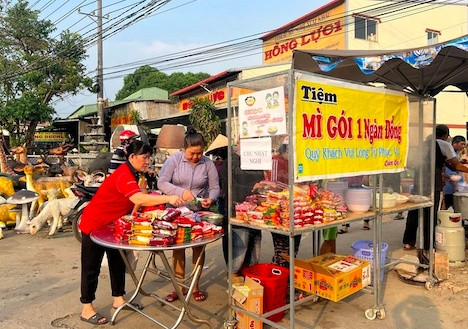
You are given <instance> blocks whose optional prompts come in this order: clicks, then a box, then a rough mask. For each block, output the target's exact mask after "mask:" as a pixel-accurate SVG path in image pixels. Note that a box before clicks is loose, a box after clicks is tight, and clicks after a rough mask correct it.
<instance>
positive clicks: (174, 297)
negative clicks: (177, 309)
mask: <svg viewBox="0 0 468 329" xmlns="http://www.w3.org/2000/svg"><path fill="white" fill-rule="evenodd" d="M182 294H183V295H184V296H185V295H187V292H186V291H182ZM164 299H165V300H166V302H169V303H172V302H175V301H176V300H178V299H179V295H177V292H176V291H173V292H171V293H170V294H169V295H167V296H166V298H164Z"/></svg>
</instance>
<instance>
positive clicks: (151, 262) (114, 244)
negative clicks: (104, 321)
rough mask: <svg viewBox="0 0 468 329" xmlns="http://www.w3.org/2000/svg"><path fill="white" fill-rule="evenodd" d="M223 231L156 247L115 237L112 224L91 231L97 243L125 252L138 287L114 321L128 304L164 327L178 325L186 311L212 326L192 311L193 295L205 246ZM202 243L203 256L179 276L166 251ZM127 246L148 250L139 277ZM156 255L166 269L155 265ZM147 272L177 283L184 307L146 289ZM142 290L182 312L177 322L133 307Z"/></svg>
mask: <svg viewBox="0 0 468 329" xmlns="http://www.w3.org/2000/svg"><path fill="white" fill-rule="evenodd" d="M221 236H222V234H218V235H216V236H214V237H211V238H206V239H201V240H197V241H194V242H186V243H181V244H175V245H172V246H168V247H156V246H135V245H129V244H128V243H127V242H124V241H120V240H119V239H116V238H115V237H114V236H113V233H112V229H111V227H106V228H105V229H102V230H99V231H95V232H93V233H92V234H91V240H93V241H94V242H95V243H97V244H99V245H101V246H104V247H108V248H114V249H118V250H119V252H120V255H121V256H122V259H123V261H124V262H125V266H126V267H127V271H128V273H129V274H130V275H131V277H132V279H133V282H134V283H135V286H136V289H135V292H134V293H133V295H132V296H131V297H130V298H129V299H128V300H127V301H126V302H125V303H124V304H122V305H121V306H120V307H119V308H117V310H116V311H115V312H114V314H113V315H112V319H111V324H114V323H115V320H116V318H117V315H118V314H119V312H120V311H121V310H122V309H123V308H124V307H125V306H127V307H129V308H131V309H132V310H134V311H135V312H138V313H140V314H142V315H143V316H145V317H146V318H147V319H149V320H151V321H153V322H154V323H156V324H158V325H159V326H161V327H163V328H177V327H178V326H179V324H180V323H181V322H182V319H183V318H184V316H185V315H187V316H188V317H189V318H190V319H191V320H192V321H194V322H196V323H199V324H205V325H207V326H209V327H210V328H213V325H212V324H211V323H210V322H209V321H207V320H202V319H200V318H198V317H196V316H195V315H193V314H192V312H191V311H190V304H189V302H190V298H191V296H192V292H193V289H194V287H195V282H196V281H197V280H198V278H199V277H200V274H201V271H202V265H201V264H200V259H201V257H202V255H203V254H204V253H205V248H206V246H207V245H208V244H209V243H212V242H215V241H216V240H218V239H219V238H221ZM198 246H202V247H203V250H202V252H201V253H200V256H199V257H198V259H197V261H196V264H195V266H194V268H193V269H192V272H191V273H190V274H189V275H188V276H186V277H185V278H184V279H179V278H177V277H176V276H175V274H174V270H173V268H172V266H171V265H170V264H169V261H168V260H167V257H166V255H165V252H166V251H170V250H177V249H185V248H191V247H198ZM127 250H137V251H149V255H148V258H147V259H146V262H145V265H144V267H143V271H142V272H141V274H140V277H139V278H137V276H136V274H135V272H134V271H133V269H132V266H131V265H130V263H129V260H128V258H127V255H126V253H125V251H127ZM156 255H157V256H159V257H160V258H161V261H162V263H163V265H164V269H159V268H158V267H157V266H156V260H155V258H156ZM148 272H151V273H154V274H156V275H158V276H160V277H162V278H165V279H167V280H169V281H171V282H172V285H173V286H174V290H175V291H176V292H177V295H178V296H179V301H180V302H181V304H182V307H178V306H177V305H174V303H168V302H167V301H166V300H165V299H164V298H163V297H160V296H158V295H157V294H155V293H150V292H146V291H145V290H143V288H142V285H143V282H144V280H145V277H146V274H147V273H148ZM179 285H181V286H183V287H185V288H186V289H188V293H187V295H186V296H184V295H183V294H182V291H181V289H180V287H179ZM139 294H142V295H144V296H150V297H153V298H154V299H156V300H157V301H159V302H160V303H161V305H168V306H170V307H172V308H174V309H176V310H178V311H179V312H180V314H179V316H178V317H177V320H176V322H175V323H174V325H173V326H171V327H167V326H166V325H164V324H163V323H161V322H159V321H158V320H156V319H155V318H153V317H151V316H150V315H148V314H147V313H145V312H143V311H142V310H139V309H137V308H136V307H134V306H133V305H132V304H131V302H132V301H133V300H135V298H136V297H137V296H138V295H139Z"/></svg>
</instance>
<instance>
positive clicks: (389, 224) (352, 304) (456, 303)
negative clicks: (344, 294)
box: [0, 218, 468, 329]
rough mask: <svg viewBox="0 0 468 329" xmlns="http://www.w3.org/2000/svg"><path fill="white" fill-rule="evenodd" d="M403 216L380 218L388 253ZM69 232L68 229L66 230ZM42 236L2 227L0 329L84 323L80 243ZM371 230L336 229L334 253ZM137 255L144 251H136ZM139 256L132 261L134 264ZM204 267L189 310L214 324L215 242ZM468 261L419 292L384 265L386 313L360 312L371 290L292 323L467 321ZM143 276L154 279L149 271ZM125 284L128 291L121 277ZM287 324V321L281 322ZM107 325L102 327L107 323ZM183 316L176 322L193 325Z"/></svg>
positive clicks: (123, 323) (222, 315)
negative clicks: (380, 316) (374, 316)
mask: <svg viewBox="0 0 468 329" xmlns="http://www.w3.org/2000/svg"><path fill="white" fill-rule="evenodd" d="M404 223H405V221H394V220H392V219H391V218H386V219H385V220H384V224H383V232H384V241H386V242H387V243H389V245H390V248H389V253H388V254H389V255H392V256H393V257H401V256H402V255H404V254H405V253H408V252H405V251H403V250H402V249H401V247H402V244H401V236H402V234H403V230H404ZM68 230H69V229H68ZM68 230H67V231H65V232H64V233H60V234H58V235H56V236H53V237H49V236H48V235H47V232H46V231H45V230H42V231H40V232H39V233H38V234H37V235H35V236H29V235H15V234H14V233H13V232H12V231H4V234H5V239H3V240H0V247H1V258H0V259H1V261H0V278H1V284H0V328H2V329H22V328H28V329H29V328H38V329H42V328H76V329H78V328H91V327H92V326H91V325H89V324H86V323H84V322H82V321H80V319H79V313H80V310H81V306H80V303H79V272H80V269H79V266H80V265H79V264H80V246H79V244H78V242H76V240H75V239H74V237H73V236H72V234H71V232H70V231H68ZM371 236H372V231H363V230H362V229H361V227H360V225H358V224H357V223H353V224H352V226H351V230H350V232H349V233H347V234H344V235H340V236H339V238H338V239H339V240H338V252H339V253H342V254H350V253H351V251H352V250H351V248H350V245H351V243H352V242H353V241H356V240H359V239H370V238H371ZM271 255H272V246H271V238H270V234H268V233H266V234H264V239H263V244H262V258H263V259H262V261H264V262H268V261H269V260H270V259H271ZM142 256H143V257H144V256H145V254H143V255H142ZM299 257H301V258H309V257H311V238H310V235H306V236H304V237H303V240H302V244H301V249H300V254H299ZM141 263H142V262H140V264H139V266H141V265H142V264H141ZM206 266H207V268H206V269H205V271H204V273H203V277H202V282H203V284H202V288H203V289H205V290H206V291H207V292H208V294H209V298H208V299H207V300H206V301H204V302H200V303H197V302H194V310H195V313H196V314H197V315H198V316H199V317H201V318H204V319H209V320H210V321H211V322H212V323H213V325H214V326H215V328H222V326H223V323H224V321H225V319H227V315H228V298H227V294H226V289H227V285H226V281H225V278H226V272H225V266H224V261H223V258H222V252H221V245H220V243H219V242H217V243H214V244H212V245H210V246H209V248H208V250H207V262H206ZM467 274H468V267H466V266H465V267H462V268H451V276H450V278H449V280H447V281H444V282H442V283H441V284H439V285H437V286H436V287H435V288H434V289H433V290H431V291H429V290H426V289H425V288H424V287H422V286H419V285H410V284H407V283H403V282H402V281H401V280H399V279H398V277H397V275H396V273H395V271H390V272H389V273H388V275H387V280H386V283H385V285H384V287H383V288H384V304H385V310H386V318H385V319H384V320H374V321H369V320H367V319H366V318H365V316H364V311H365V310H366V309H368V308H369V307H371V306H372V305H373V295H372V294H369V293H364V292H360V293H357V294H355V295H353V296H350V297H348V298H346V299H344V300H343V301H340V302H338V303H334V302H329V301H326V300H320V301H318V302H316V303H307V304H305V305H303V306H300V307H298V308H297V310H296V315H297V322H296V328H315V329H322V328H323V329H325V328H326V329H330V328H338V329H339V328H347V329H357V328H364V327H365V328H368V329H373V328H378V329H387V328H388V329H390V328H414V329H419V328H420V329H423V328H424V329H426V328H433V329H449V328H459V327H463V323H465V325H466V323H468V313H467V312H466V309H467V307H468V298H467V297H468V275H467ZM150 278H153V277H152V276H150ZM108 281H109V279H108V273H107V269H106V268H104V269H103V272H102V274H101V281H100V285H99V289H98V298H97V300H96V303H95V304H96V306H97V307H98V308H99V310H100V311H101V312H102V313H103V314H104V315H106V316H109V315H111V313H112V311H111V299H110V289H109V282H108ZM127 282H128V284H127V290H128V291H129V292H132V291H133V284H132V282H131V279H130V278H129V277H128V280H127ZM145 288H146V289H148V290H156V291H158V292H160V293H161V294H165V293H168V292H170V287H169V286H168V285H167V284H166V283H165V282H163V281H162V280H160V279H156V280H152V281H151V282H150V283H148V284H146V286H145ZM140 302H141V303H142V304H143V305H144V306H145V309H146V311H147V312H149V313H151V314H152V315H153V316H156V317H158V319H161V321H163V322H164V323H166V324H168V325H169V324H170V321H173V320H174V319H175V313H174V312H173V311H172V310H169V309H168V308H167V307H164V308H162V309H161V308H160V307H159V306H157V303H156V302H153V300H152V299H150V298H149V297H143V298H140ZM283 323H284V324H286V325H287V323H288V322H287V320H286V319H285V320H283ZM106 326H108V325H106ZM114 327H115V328H142V329H143V328H150V327H152V323H151V322H150V321H149V320H147V319H146V318H144V317H142V316H140V315H138V314H134V313H133V312H131V311H123V312H122V313H120V314H119V317H118V318H117V323H116V325H115V326H114ZM197 327H198V325H196V324H193V323H191V322H190V321H188V320H184V321H183V323H182V325H181V326H180V328H197Z"/></svg>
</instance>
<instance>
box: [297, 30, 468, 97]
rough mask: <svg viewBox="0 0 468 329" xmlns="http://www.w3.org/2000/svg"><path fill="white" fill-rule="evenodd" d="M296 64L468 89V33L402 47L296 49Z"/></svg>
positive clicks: (431, 91)
mask: <svg viewBox="0 0 468 329" xmlns="http://www.w3.org/2000/svg"><path fill="white" fill-rule="evenodd" d="M293 68H294V69H297V70H303V71H307V72H311V73H316V74H321V75H326V76H330V77H335V78H340V79H346V80H352V81H357V82H362V83H383V84H385V85H386V86H387V87H388V88H391V89H395V90H400V91H405V92H407V93H410V94H416V95H419V96H435V95H437V94H438V93H439V92H440V91H442V90H443V89H444V88H445V87H447V86H456V87H458V88H459V89H460V90H461V91H463V92H468V35H465V36H463V37H461V38H458V39H454V40H451V41H447V42H444V43H439V44H435V45H432V46H427V47H422V48H412V49H402V50H295V51H294V54H293Z"/></svg>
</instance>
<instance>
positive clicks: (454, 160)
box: [447, 157, 468, 173]
mask: <svg viewBox="0 0 468 329" xmlns="http://www.w3.org/2000/svg"><path fill="white" fill-rule="evenodd" d="M447 162H448V163H449V165H450V167H451V168H452V169H455V170H458V171H461V172H464V173H468V167H466V166H464V165H463V164H462V163H461V162H460V161H458V159H457V157H453V158H451V159H448V160H447Z"/></svg>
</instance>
